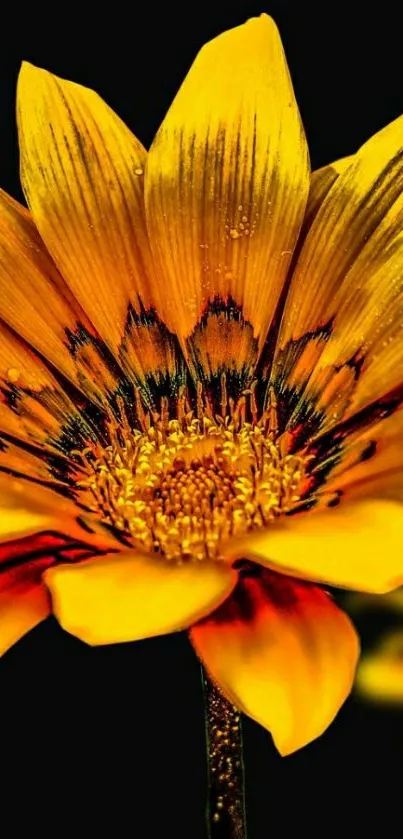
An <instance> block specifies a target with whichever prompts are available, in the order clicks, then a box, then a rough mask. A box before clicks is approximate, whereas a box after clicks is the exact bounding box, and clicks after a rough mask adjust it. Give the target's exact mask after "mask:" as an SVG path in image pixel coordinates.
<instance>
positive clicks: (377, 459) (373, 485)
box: [313, 397, 403, 503]
mask: <svg viewBox="0 0 403 839" xmlns="http://www.w3.org/2000/svg"><path fill="white" fill-rule="evenodd" d="M382 407H383V411H382ZM394 409H396V405H395V406H394V405H393V399H392V398H391V397H389V398H388V397H386V399H385V403H384V406H382V403H381V402H380V403H379V404H378V405H375V410H374V412H373V417H372V422H371V413H370V412H369V411H368V410H366V411H365V414H366V422H363V421H362V416H361V415H360V414H357V415H355V416H353V417H352V418H351V420H349V421H347V422H346V423H345V424H344V423H341V424H340V425H339V426H338V427H337V428H336V429H335V430H334V432H329V434H328V435H326V434H325V435H323V437H322V438H321V437H319V438H318V440H316V441H314V442H313V449H315V447H316V446H318V447H319V450H321V451H323V452H324V453H325V457H324V464H323V465H324V469H325V473H326V481H325V482H324V483H323V486H322V488H321V489H320V490H319V492H318V496H319V499H322V500H323V501H324V502H325V503H326V501H327V502H328V501H329V500H331V499H335V497H338V498H339V499H340V498H343V502H344V501H346V502H347V501H350V499H356V498H364V497H366V498H368V497H372V498H390V499H394V500H396V501H403V448H402V445H401V440H402V435H403V408H402V406H401V405H398V409H397V410H395V412H394V413H393V412H392V413H391V414H390V416H387V413H388V411H390V410H392V411H393V410H394ZM382 413H384V417H383V419H378V420H377V415H378V417H379V416H381V417H382ZM332 436H333V437H334V441H335V442H336V445H335V444H334V443H333V444H332V439H331V438H332ZM332 452H333V454H332ZM332 457H333V462H334V465H333V467H332V469H329V468H328V467H329V463H330V461H331V459H332Z"/></svg>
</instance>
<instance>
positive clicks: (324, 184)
mask: <svg viewBox="0 0 403 839" xmlns="http://www.w3.org/2000/svg"><path fill="white" fill-rule="evenodd" d="M353 160H354V155H353V154H352V155H349V156H348V157H341V158H340V159H339V160H334V161H333V163H329V164H328V165H327V166H322V167H321V168H320V169H316V170H315V171H314V172H312V173H311V182H310V186H309V196H308V203H307V205H306V210H305V216H304V224H303V228H302V229H303V231H304V232H305V235H306V233H307V232H308V229H309V228H310V227H311V226H312V223H313V220H314V218H315V216H316V215H317V213H318V211H319V209H320V207H321V206H322V204H323V202H324V200H325V198H326V196H327V194H328V193H329V192H330V190H331V188H332V186H333V184H334V183H335V182H336V181H337V178H338V177H339V175H341V174H342V173H343V172H345V171H346V169H348V167H349V166H350V165H351V163H352V162H353Z"/></svg>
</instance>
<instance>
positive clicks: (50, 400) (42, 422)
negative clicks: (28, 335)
mask: <svg viewBox="0 0 403 839" xmlns="http://www.w3.org/2000/svg"><path fill="white" fill-rule="evenodd" d="M74 416H78V412H77V410H76V408H75V406H74V405H73V403H72V402H71V400H70V399H69V397H68V396H67V394H66V393H65V392H64V391H63V389H62V387H61V386H60V384H59V383H58V382H57V380H56V378H55V377H54V376H53V375H52V373H51V372H50V370H49V368H48V367H47V366H46V364H45V363H44V362H43V361H42V360H41V359H40V358H39V356H38V355H36V354H35V353H34V352H33V351H32V349H31V348H30V347H28V346H27V344H25V342H23V341H22V340H20V339H19V338H18V337H17V335H16V334H15V333H14V332H12V331H11V329H9V328H8V327H7V326H6V324H5V323H0V433H1V432H6V433H7V434H12V435H13V436H14V437H17V438H18V439H19V440H22V441H24V442H29V443H34V444H36V445H40V446H43V447H47V448H53V449H54V445H55V442H56V441H57V438H58V436H59V435H60V433H61V430H62V426H63V425H64V424H65V423H66V422H68V421H69V420H71V418H72V417H74ZM81 421H82V422H84V419H83V418H81ZM76 445H77V444H76Z"/></svg>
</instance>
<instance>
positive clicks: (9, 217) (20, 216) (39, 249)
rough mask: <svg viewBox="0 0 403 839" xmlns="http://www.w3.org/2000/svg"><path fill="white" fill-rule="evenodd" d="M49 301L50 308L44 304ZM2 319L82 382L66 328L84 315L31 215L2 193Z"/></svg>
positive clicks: (59, 366) (0, 199)
mask: <svg viewBox="0 0 403 839" xmlns="http://www.w3.org/2000/svg"><path fill="white" fill-rule="evenodd" d="M44 301H46V305H44ZM0 314H1V318H2V319H3V320H4V321H5V322H6V323H7V324H8V325H9V326H11V327H12V329H14V330H15V332H17V334H18V335H21V336H22V337H23V338H24V339H25V340H26V341H28V343H29V344H31V345H32V346H33V347H35V349H37V350H39V352H40V353H42V354H43V355H44V356H45V357H46V358H48V359H49V361H51V362H52V364H54V365H55V367H57V368H58V369H60V370H62V371H63V373H64V374H65V375H66V376H67V377H68V378H70V379H71V380H72V381H73V382H75V383H76V384H79V382H78V378H77V370H76V367H75V364H74V360H73V358H72V356H71V353H69V351H68V348H67V346H66V330H67V329H70V330H74V329H75V327H76V324H77V321H78V320H80V317H81V315H82V313H81V311H80V309H79V307H78V306H77V305H76V304H75V302H74V300H73V298H72V295H71V293H70V292H69V290H68V288H67V287H66V285H65V284H64V282H63V280H62V278H61V276H60V274H59V272H58V271H57V269H56V267H55V265H54V263H53V261H52V259H51V258H50V256H49V254H48V253H47V252H46V249H45V247H44V245H43V242H42V241H41V238H40V236H39V234H38V231H37V230H36V228H35V225H34V223H33V221H32V219H31V217H30V214H29V213H28V211H27V210H26V209H25V208H24V207H22V206H21V205H20V204H18V202H17V201H14V199H13V198H11V197H10V196H9V195H7V194H6V193H5V192H3V191H2V190H0Z"/></svg>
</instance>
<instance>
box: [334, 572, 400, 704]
mask: <svg viewBox="0 0 403 839" xmlns="http://www.w3.org/2000/svg"><path fill="white" fill-rule="evenodd" d="M344 607H345V608H346V609H347V611H348V612H349V613H350V614H352V615H353V616H354V617H356V618H357V620H358V623H359V624H360V619H361V617H362V615H363V616H364V619H365V617H367V616H368V611H370V612H371V611H372V612H375V616H376V618H377V619H376V620H375V621H374V620H371V622H370V624H369V625H370V626H371V627H372V633H371V635H372V636H373V634H374V633H373V626H374V624H375V626H377V625H378V628H379V627H382V629H381V631H380V632H379V631H378V632H377V633H376V635H377V636H378V637H377V638H376V640H375V643H374V638H373V637H372V638H371V642H372V643H368V644H366V643H365V634H364V648H363V654H362V656H361V658H360V661H359V666H358V670H357V675H356V680H355V689H356V693H357V696H359V697H360V698H362V699H366V700H369V701H371V702H376V703H378V704H382V705H383V704H385V705H391V706H392V705H395V706H396V707H399V706H402V705H403V629H402V613H403V588H399V589H396V590H395V591H391V592H390V593H389V594H384V595H382V596H379V595H372V596H371V595H365V594H358V593H354V594H349V595H347V596H346V597H345V600H344ZM385 615H386V618H387V620H386V621H385ZM371 618H373V614H372V616H371ZM385 623H386V625H388V624H390V626H388V628H386V627H385ZM364 626H365V624H364ZM392 627H393V628H392Z"/></svg>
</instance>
